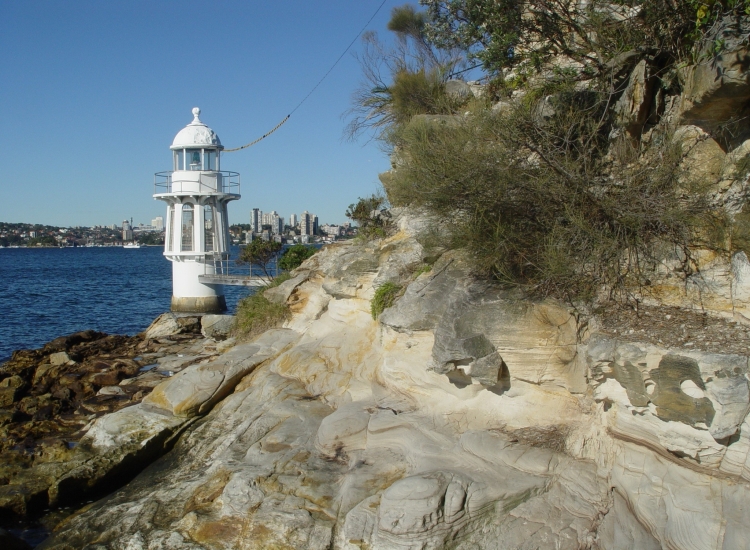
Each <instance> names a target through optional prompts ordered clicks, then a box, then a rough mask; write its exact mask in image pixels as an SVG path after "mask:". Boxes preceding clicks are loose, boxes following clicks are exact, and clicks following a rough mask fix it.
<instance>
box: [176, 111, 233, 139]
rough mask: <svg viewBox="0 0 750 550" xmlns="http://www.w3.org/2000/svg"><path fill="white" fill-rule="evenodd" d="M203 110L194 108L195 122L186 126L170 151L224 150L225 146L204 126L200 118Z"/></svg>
mask: <svg viewBox="0 0 750 550" xmlns="http://www.w3.org/2000/svg"><path fill="white" fill-rule="evenodd" d="M200 114H201V110H200V109H199V108H198V107H195V108H193V122H191V123H190V124H188V125H187V126H185V127H184V128H183V129H182V130H180V131H179V132H178V133H177V135H176V136H175V137H174V141H173V142H172V146H171V147H170V149H183V148H186V147H215V148H217V149H224V146H223V145H222V144H221V141H220V140H219V136H217V135H216V132H214V131H213V130H212V129H211V128H209V127H208V126H206V125H205V124H203V122H201V119H200V118H198V117H199V115H200Z"/></svg>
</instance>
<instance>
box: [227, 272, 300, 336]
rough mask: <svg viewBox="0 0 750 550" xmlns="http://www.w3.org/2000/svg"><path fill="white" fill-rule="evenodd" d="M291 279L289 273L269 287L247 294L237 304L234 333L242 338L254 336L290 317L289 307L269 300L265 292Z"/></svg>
mask: <svg viewBox="0 0 750 550" xmlns="http://www.w3.org/2000/svg"><path fill="white" fill-rule="evenodd" d="M289 279H290V275H289V274H288V273H284V274H282V275H279V276H278V277H276V278H275V279H274V280H273V281H272V282H271V284H269V285H268V286H267V287H264V288H260V289H258V291H257V292H255V294H251V295H249V296H246V297H245V298H243V299H242V300H240V301H239V303H238V304H237V311H236V312H235V314H234V322H235V326H234V333H235V335H236V336H238V337H240V338H242V339H250V338H253V337H255V336H257V335H259V334H261V333H263V332H265V331H267V330H269V329H272V328H276V327H279V326H281V325H282V324H283V322H284V321H286V320H287V319H288V318H289V315H290V312H289V307H288V306H287V305H286V304H277V303H274V302H271V301H269V300H268V299H267V298H266V297H265V296H264V295H263V294H264V293H265V291H266V290H267V289H269V288H273V287H276V286H279V285H280V284H281V283H283V282H284V281H287V280H289Z"/></svg>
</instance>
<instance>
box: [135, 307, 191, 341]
mask: <svg viewBox="0 0 750 550" xmlns="http://www.w3.org/2000/svg"><path fill="white" fill-rule="evenodd" d="M181 330H182V327H181V326H180V324H179V323H178V322H177V317H176V316H175V315H174V314H173V313H162V314H161V315H159V317H157V318H156V319H155V320H154V322H153V323H151V325H149V327H148V328H147V329H146V333H145V335H144V336H145V338H146V339H147V340H152V339H156V338H164V337H165V336H172V335H174V334H179V333H180V332H181Z"/></svg>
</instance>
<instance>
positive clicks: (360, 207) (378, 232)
mask: <svg viewBox="0 0 750 550" xmlns="http://www.w3.org/2000/svg"><path fill="white" fill-rule="evenodd" d="M386 202H387V201H386V198H385V197H383V196H380V195H374V194H373V195H371V196H370V197H366V198H362V197H360V198H359V200H358V201H357V202H356V203H354V204H350V205H349V208H347V209H346V217H347V218H349V219H351V220H352V221H354V222H356V223H357V225H358V226H359V227H358V230H357V231H358V236H359V237H362V238H363V239H365V240H369V239H375V238H382V237H385V235H386V226H387V221H386V218H384V216H383V215H382V212H381V209H382V208H383V207H385V206H386Z"/></svg>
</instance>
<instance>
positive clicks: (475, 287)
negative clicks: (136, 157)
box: [0, 213, 750, 550]
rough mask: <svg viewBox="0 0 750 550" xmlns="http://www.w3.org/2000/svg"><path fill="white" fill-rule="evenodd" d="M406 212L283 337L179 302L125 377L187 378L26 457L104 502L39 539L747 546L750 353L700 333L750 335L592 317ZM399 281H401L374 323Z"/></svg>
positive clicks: (136, 348)
mask: <svg viewBox="0 0 750 550" xmlns="http://www.w3.org/2000/svg"><path fill="white" fill-rule="evenodd" d="M394 222H395V223H396V224H398V227H399V229H400V230H399V231H398V232H397V233H396V234H395V235H393V236H391V237H389V238H387V239H384V240H380V241H375V242H369V243H345V244H341V245H336V246H330V247H327V248H325V249H323V250H321V251H320V252H319V253H317V254H316V255H315V256H313V257H312V258H311V259H309V260H308V261H307V262H306V263H304V264H303V265H302V267H300V268H299V269H298V270H296V271H295V272H293V273H292V278H290V279H289V280H287V281H286V282H283V283H281V284H280V285H279V286H278V287H276V288H274V289H270V290H268V291H266V293H265V294H264V296H265V297H266V298H267V299H268V300H270V301H274V302H276V303H279V304H285V305H286V307H288V308H289V310H290V317H289V319H288V320H287V321H286V322H285V324H284V326H283V327H282V328H276V329H272V330H269V331H267V332H265V333H263V334H261V335H260V336H258V337H257V338H255V339H254V340H252V341H250V342H233V341H232V340H231V339H230V340H224V341H215V340H214V339H212V338H202V337H201V336H200V335H198V334H197V332H195V330H197V329H191V330H192V331H188V332H187V333H182V334H180V331H181V330H183V329H184V327H182V326H181V325H180V323H183V324H185V323H187V321H185V320H182V321H180V320H179V319H177V318H174V317H173V316H170V315H165V316H163V317H162V318H160V320H159V322H158V323H156V324H155V325H154V326H152V327H151V329H149V331H147V333H145V334H144V335H141V336H140V337H139V338H140V340H139V341H138V342H137V343H135V344H133V345H132V347H131V348H128V349H132V352H128V353H137V355H134V356H128V358H129V359H130V360H132V361H134V362H136V363H137V364H139V365H140V364H141V363H142V366H140V367H139V370H140V369H143V368H144V367H147V366H148V364H147V362H152V363H156V364H158V368H156V367H155V368H154V369H150V370H148V371H145V372H141V373H140V374H137V375H136V376H134V377H132V378H123V379H122V380H121V381H120V382H119V383H118V384H117V386H118V387H120V388H125V387H126V386H129V385H136V386H137V385H138V384H140V385H142V386H146V385H148V384H145V382H144V381H145V380H146V379H147V376H154V373H153V371H154V370H156V371H167V370H170V371H172V372H173V373H175V374H174V375H173V376H163V377H162V378H161V379H160V380H159V381H158V383H156V384H155V385H153V386H152V388H151V389H150V391H149V392H148V393H144V394H143V395H142V398H141V400H140V402H135V401H132V397H131V398H130V399H131V400H130V401H129V402H128V403H129V406H122V407H119V408H113V409H112V411H111V412H109V413H106V414H101V415H99V416H97V417H96V418H93V419H91V420H89V422H90V424H88V425H87V427H86V430H85V433H83V435H82V436H81V437H80V438H79V439H78V440H77V441H78V445H76V446H74V447H73V448H72V449H69V450H68V451H67V452H69V453H70V454H69V455H65V456H66V460H65V461H59V462H47V463H45V462H43V461H38V462H33V461H32V462H31V463H30V464H31V469H36V471H37V472H40V473H41V472H46V471H49V472H54V475H51V474H50V475H49V476H47V477H46V478H45V479H46V481H45V485H44V487H43V488H42V489H40V492H42V491H43V492H44V494H45V495H47V497H46V498H48V499H49V502H50V503H64V502H65V498H70V495H73V494H76V495H83V494H88V495H90V496H89V497H88V500H93V499H94V498H95V497H96V496H98V494H96V490H97V488H98V489H100V490H101V493H99V494H102V493H105V492H106V493H108V494H107V496H105V497H103V498H101V499H100V500H98V501H96V502H92V503H90V504H89V503H86V502H85V501H84V502H83V504H84V506H83V508H80V509H78V510H76V511H75V513H72V514H71V515H70V516H69V517H65V518H63V521H62V522H61V523H60V524H59V525H58V526H57V528H56V529H55V531H54V533H53V534H52V536H50V537H49V539H47V540H46V541H45V542H43V543H42V544H41V545H40V546H39V548H44V549H47V550H50V549H52V550H73V549H79V548H89V549H91V550H94V549H96V550H104V549H105V548H106V549H128V550H136V549H144V550H145V549H148V548H154V549H156V548H162V549H165V550H202V549H208V548H211V549H214V548H217V549H218V548H222V549H253V550H254V549H263V548H314V549H320V550H324V549H325V550H328V549H332V548H335V549H342V550H355V549H362V548H372V549H382V550H392V549H404V550H412V549H414V550H416V549H417V548H419V549H422V550H425V549H435V550H437V549H441V548H455V549H466V550H468V549H469V548H472V549H473V548H483V549H497V550H500V549H506V548H523V549H529V550H530V549H532V548H562V549H570V550H573V549H578V548H590V549H599V548H601V549H608V550H625V549H627V548H644V549H657V548H685V549H692V548H700V549H703V548H705V549H718V548H723V549H727V550H728V549H730V548H742V547H744V546H743V544H744V542H743V541H747V540H750V528H749V527H748V525H750V522H748V521H747V520H746V514H747V511H746V510H747V507H746V506H745V503H746V502H748V499H750V481H749V480H750V473H749V472H750V438H749V436H748V434H750V424H748V420H747V418H748V411H750V389H749V388H750V384H748V375H749V373H750V368H749V367H748V350H747V348H745V349H744V350H739V348H738V349H734V348H728V349H727V350H726V352H725V353H719V352H717V350H716V349H715V348H713V347H709V345H708V344H706V345H705V346H703V347H705V348H706V349H703V347H699V346H697V345H693V346H688V344H689V343H690V342H687V341H684V342H683V339H682V330H681V327H682V326H683V325H685V327H687V328H689V329H690V330H691V331H693V330H694V329H693V327H692V324H691V323H698V322H700V324H701V326H702V327H703V328H704V329H705V330H704V332H705V334H706V339H705V340H706V342H714V341H716V342H719V336H721V335H722V334H724V333H727V332H728V331H730V330H736V331H738V334H739V333H742V334H744V328H743V326H744V325H743V326H738V325H735V324H734V322H733V321H731V320H729V319H728V318H727V317H726V316H722V314H721V312H709V313H710V314H709V315H708V317H707V318H705V319H703V318H702V317H701V318H696V319H692V316H691V315H692V314H690V315H689V314H688V313H685V312H682V313H680V312H678V311H676V310H674V309H671V308H670V309H668V310H656V309H652V310H649V313H650V314H649V315H645V312H644V313H643V318H642V319H641V320H640V321H639V322H642V323H646V324H645V325H638V324H636V321H638V320H637V319H636V320H631V321H632V323H631V324H629V323H628V322H626V321H627V316H623V317H622V318H620V319H619V321H618V323H617V324H613V320H611V319H609V320H608V318H607V316H606V315H605V316H603V317H591V318H589V319H588V323H583V322H582V319H581V317H580V316H576V314H575V312H572V311H570V310H569V309H567V308H566V307H565V306H564V305H562V304H560V303H557V302H554V301H533V300H529V299H528V298H526V297H524V296H523V295H522V294H521V293H519V292H518V291H517V290H512V289H506V288H503V287H500V286H497V285H495V284H493V283H492V282H491V281H486V280H480V279H476V278H474V277H473V276H472V275H471V271H470V268H469V266H468V263H467V262H466V260H465V258H463V257H462V255H461V253H460V252H457V251H452V252H445V253H442V254H439V253H438V254H435V253H434V251H433V250H425V249H424V248H423V247H422V245H421V244H420V243H419V242H418V240H417V239H416V238H415V236H416V235H417V234H418V228H419V220H418V219H413V218H409V217H408V216H407V215H405V214H404V215H402V214H398V213H396V214H395V215H394ZM426 262H429V264H427V265H429V266H430V267H429V268H426V267H425V265H426ZM386 281H390V282H392V283H393V284H394V285H397V286H400V287H401V288H402V289H403V292H402V294H401V296H400V297H399V298H398V299H397V300H396V302H395V303H394V304H393V305H392V307H390V308H387V309H385V310H384V311H383V312H382V313H381V315H380V317H379V318H378V319H377V320H374V319H373V318H372V315H371V311H370V301H371V299H372V298H373V296H374V294H375V289H376V288H377V287H378V286H379V285H382V284H383V283H385V282H386ZM716 288H719V289H721V288H723V287H722V286H719V285H717V287H716ZM694 313H695V312H694ZM667 316H669V317H667ZM649 319H651V320H649ZM672 320H674V323H673V324H672V326H671V328H670V326H669V324H670V323H669V322H670V321H672ZM201 323H202V325H203V327H202V330H203V332H206V331H207V325H209V324H210V323H209V322H208V319H207V317H203V318H202V319H201ZM191 326H195V325H194V324H193V325H191ZM641 328H643V329H644V332H641ZM162 331H163V332H162ZM647 333H650V334H651V336H652V337H651V338H643V339H640V340H639V335H640V334H647ZM149 335H150V336H149ZM670 338H671V339H670ZM101 340H102V341H104V339H103V338H102V339H101ZM659 340H661V341H662V342H674V344H670V345H669V346H668V347H667V346H660V345H658V344H659ZM735 344H737V345H739V344H740V341H739V340H738V341H736V342H735ZM76 345H82V344H76ZM710 345H711V346H714V344H710ZM716 345H717V346H718V345H719V344H716ZM146 346H153V347H149V348H148V349H146ZM695 348H698V349H695ZM738 350H739V351H744V353H737V351H738ZM50 352H51V353H50V354H47V355H46V356H45V357H44V358H42V359H41V363H42V364H45V365H46V362H50V360H49V357H50V356H51V355H52V353H60V351H56V350H55V351H54V352H52V350H50ZM75 352H76V347H75V345H74V346H72V347H71V348H70V351H69V352H66V353H67V354H68V356H69V357H70V361H73V360H74V357H73V355H71V353H72V354H75ZM107 353H112V352H107ZM158 353H161V354H162V355H161V356H160V357H155V356H153V355H151V356H150V355H148V354H158ZM109 360H110V361H113V362H114V359H113V358H110V359H109ZM139 361H140V362H141V363H138V362H139ZM76 362H77V363H79V364H81V365H84V364H86V359H82V360H76ZM126 363H127V362H126ZM71 367H72V365H71ZM38 368H39V367H37V369H38ZM81 368H82V367H81ZM91 376H93V374H91V373H88V374H85V375H83V376H82V377H81V378H85V377H91ZM125 376H127V374H123V377H125ZM31 380H32V382H33V377H32V378H31ZM153 382H157V381H156V380H153ZM32 387H33V386H32ZM103 387H109V386H102V387H100V388H98V389H96V388H94V389H96V392H95V393H99V391H101V389H102V388H103ZM45 391H47V390H45ZM92 391H93V390H92ZM123 391H125V392H126V393H127V392H128V390H125V389H123ZM138 391H141V390H138ZM49 393H51V392H49ZM136 393H138V392H132V393H130V394H129V395H131V396H135V395H136ZM94 395H95V394H94ZM22 399H23V398H22ZM22 399H21V400H22ZM88 399H91V397H85V396H84V398H83V399H82V400H81V401H80V403H82V404H83V403H86V401H87V400H88ZM18 402H19V403H20V401H18ZM81 406H82V405H81ZM89 414H94V413H89V412H88V410H86V414H85V416H86V417H87V418H86V419H87V420H88V415H89ZM82 416H83V414H82ZM32 419H33V417H32ZM65 437H69V436H67V435H66V436H65ZM65 437H62V438H61V439H62V441H64V442H67V441H68V439H65ZM169 449H171V452H166V451H167V450H169ZM137 472H140V473H137ZM136 474H137V475H136ZM21 478H22V475H21V474H18V475H17V477H16V478H14V480H13V481H12V482H11V483H10V484H7V485H6V486H4V487H6V488H7V487H10V486H13V485H14V484H15V486H16V487H19V486H20V485H19V480H20V479H21ZM0 493H2V492H0ZM5 494H9V493H5ZM66 495H67V496H66ZM8 502H10V501H8ZM17 502H20V500H19V501H17ZM78 502H80V500H79V501H78ZM27 507H28V504H27ZM19 510H20V508H19Z"/></svg>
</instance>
